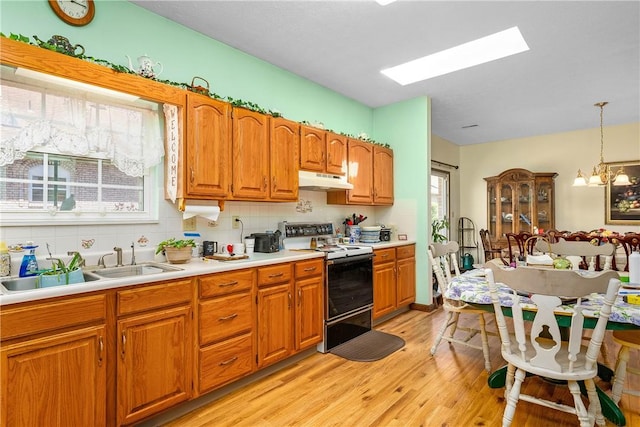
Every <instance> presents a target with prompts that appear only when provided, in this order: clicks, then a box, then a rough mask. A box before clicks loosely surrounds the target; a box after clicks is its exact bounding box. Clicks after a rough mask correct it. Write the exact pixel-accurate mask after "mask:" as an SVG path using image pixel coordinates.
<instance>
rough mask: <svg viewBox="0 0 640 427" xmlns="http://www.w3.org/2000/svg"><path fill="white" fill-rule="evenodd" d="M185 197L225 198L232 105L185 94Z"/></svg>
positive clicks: (228, 178) (229, 161)
mask: <svg viewBox="0 0 640 427" xmlns="http://www.w3.org/2000/svg"><path fill="white" fill-rule="evenodd" d="M186 117H187V126H186V128H187V129H186V131H187V140H186V143H185V156H186V164H185V171H184V176H185V180H184V181H185V186H186V195H187V196H188V197H193V198H226V197H227V195H228V192H229V183H230V180H231V175H230V173H229V172H230V170H231V167H230V165H231V140H230V131H231V106H230V105H229V103H226V102H221V101H216V100H214V99H211V98H209V97H207V96H203V95H198V94H195V93H188V94H187V114H186Z"/></svg>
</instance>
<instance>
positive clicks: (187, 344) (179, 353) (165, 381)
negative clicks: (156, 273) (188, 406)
mask: <svg viewBox="0 0 640 427" xmlns="http://www.w3.org/2000/svg"><path fill="white" fill-rule="evenodd" d="M117 294H118V298H117V301H118V314H119V315H120V316H121V317H120V318H119V319H118V321H117V326H116V327H117V345H116V352H117V379H116V391H117V393H116V394H117V399H116V400H117V413H118V415H117V420H118V425H126V424H131V423H134V422H137V421H140V420H142V419H144V418H147V417H149V416H151V415H154V414H157V413H158V412H160V411H162V410H164V409H167V408H170V407H172V406H174V405H175V404H177V403H180V402H183V401H186V400H188V399H190V398H191V395H192V372H193V371H192V368H191V367H192V366H193V365H192V363H193V362H192V353H193V347H192V342H193V341H192V338H191V337H192V319H191V316H192V314H191V311H192V309H191V301H192V298H193V293H192V281H191V279H187V280H184V279H183V280H176V281H172V282H161V283H158V284H153V285H150V286H144V287H140V288H133V289H129V290H124V291H120V292H118V293H117Z"/></svg>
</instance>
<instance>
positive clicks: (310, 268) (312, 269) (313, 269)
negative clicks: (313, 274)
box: [304, 267, 317, 271]
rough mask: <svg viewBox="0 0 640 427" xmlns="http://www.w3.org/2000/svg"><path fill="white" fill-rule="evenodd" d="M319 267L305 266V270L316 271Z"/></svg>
mask: <svg viewBox="0 0 640 427" xmlns="http://www.w3.org/2000/svg"><path fill="white" fill-rule="evenodd" d="M316 268H317V267H309V268H305V269H304V271H316Z"/></svg>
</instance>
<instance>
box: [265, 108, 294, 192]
mask: <svg viewBox="0 0 640 427" xmlns="http://www.w3.org/2000/svg"><path fill="white" fill-rule="evenodd" d="M270 123H271V132H270V144H269V171H270V175H271V187H270V191H269V197H270V199H271V200H285V201H296V200H298V169H299V167H298V162H299V157H300V155H299V152H300V124H299V123H296V122H293V121H291V120H287V119H284V118H282V117H272V118H271V119H270Z"/></svg>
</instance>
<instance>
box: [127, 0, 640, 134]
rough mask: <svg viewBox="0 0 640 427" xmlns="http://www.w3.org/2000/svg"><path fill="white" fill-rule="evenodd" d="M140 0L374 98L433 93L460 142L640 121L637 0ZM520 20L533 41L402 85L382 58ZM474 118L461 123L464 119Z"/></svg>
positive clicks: (440, 124)
mask: <svg viewBox="0 0 640 427" xmlns="http://www.w3.org/2000/svg"><path fill="white" fill-rule="evenodd" d="M133 3H136V4H137V5H139V6H141V7H143V8H145V9H148V10H150V11H152V12H155V13H157V14H159V15H162V16H164V17H166V18H168V19H170V20H172V21H175V22H178V23H180V24H182V25H185V26H187V27H190V28H192V29H194V30H196V31H198V32H200V33H203V34H205V35H207V36H210V37H211V38H214V39H216V40H219V41H221V42H223V43H225V44H227V45H229V46H232V47H234V48H237V49H239V50H241V51H244V52H246V53H248V54H250V55H252V56H255V57H258V58H261V59H263V60H265V61H267V62H269V63H271V64H274V65H276V66H278V67H280V68H283V69H285V70H289V71H291V72H293V73H295V74H297V75H300V76H302V77H305V78H307V79H309V80H311V81H314V82H316V83H318V84H320V85H322V86H324V87H327V88H329V89H331V90H333V91H335V92H338V93H341V94H343V95H345V96H347V97H349V98H353V99H355V100H357V101H359V102H361V103H363V104H365V105H368V106H370V107H379V106H383V105H387V104H392V103H395V102H398V101H402V100H406V99H411V98H414V97H418V96H425V95H426V96H429V97H431V98H432V110H433V111H432V127H433V132H434V133H435V134H436V135H438V136H440V137H442V138H445V139H447V140H449V141H452V142H454V143H456V144H459V145H466V144H477V143H483V142H489V141H497V140H503V139H509V138H519V137H526V136H533V135H543V134H549V133H557V132H565V131H571V130H576V129H587V128H596V127H598V126H599V124H600V117H599V114H600V113H599V109H598V108H596V107H594V106H593V104H594V103H596V102H599V101H609V105H607V106H606V107H605V110H604V124H605V126H607V125H615V124H624V123H632V122H639V121H640V2H639V1H637V0H635V1H509V2H507V1H426V0H422V1H419V0H399V1H397V2H396V3H392V4H391V5H388V6H384V7H383V6H380V5H378V4H377V3H376V2H375V1H374V0H341V1H309V0H307V1H290V0H280V1H244V0H236V1H218V0H216V1H213V0H209V1H202V0H200V1H188V0H179V1H176V0H169V1H167V0H165V1H142V0H134V1H133ZM513 26H518V27H519V28H520V31H521V32H522V35H523V36H524V38H525V40H526V41H527V43H528V45H529V47H530V50H529V51H528V52H524V53H520V54H518V55H515V56H512V57H509V58H504V59H501V60H498V61H494V62H492V63H489V64H484V65H479V66H476V67H473V68H470V69H467V70H462V71H458V72H455V73H452V74H449V75H445V76H440V77H436V78H433V79H431V80H427V81H424V82H419V83H414V84H411V85H407V86H400V85H399V84H397V83H395V82H394V81H392V80H390V79H389V78H387V77H385V76H383V75H382V74H380V70H381V69H383V68H386V67H390V66H394V65H397V64H399V63H402V62H405V61H407V60H411V59H415V58H417V57H420V56H424V55H427V54H430V53H434V52H437V51H440V50H443V49H446V48H449V47H453V46H456V45H459V44H461V43H465V42H467V41H470V40H473V39H476V38H479V37H483V36H486V35H489V34H493V33H496V32H498V31H502V30H505V29H507V28H510V27H513ZM469 125H477V126H476V127H470V128H466V129H464V128H463V127H464V126H469Z"/></svg>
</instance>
